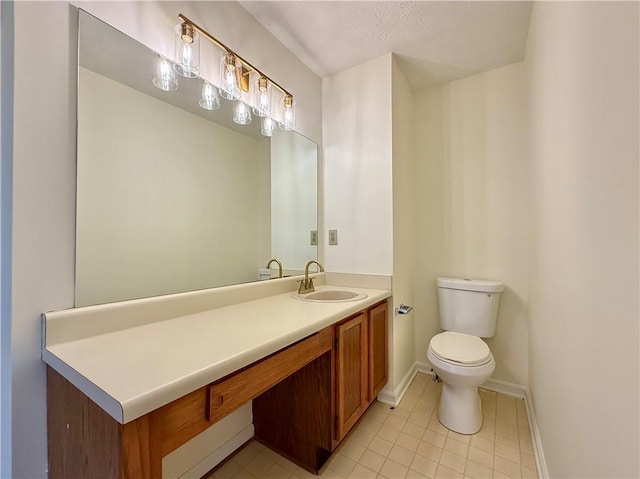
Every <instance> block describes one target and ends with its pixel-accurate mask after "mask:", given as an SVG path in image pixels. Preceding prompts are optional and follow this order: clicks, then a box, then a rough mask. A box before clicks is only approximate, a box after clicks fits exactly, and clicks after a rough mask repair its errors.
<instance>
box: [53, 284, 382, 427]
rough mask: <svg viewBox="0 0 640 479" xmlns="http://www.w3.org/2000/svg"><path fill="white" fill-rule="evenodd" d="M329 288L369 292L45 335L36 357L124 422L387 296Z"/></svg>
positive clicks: (280, 299) (269, 300) (282, 297)
mask: <svg viewBox="0 0 640 479" xmlns="http://www.w3.org/2000/svg"><path fill="white" fill-rule="evenodd" d="M323 288H324V289H332V288H331V287H330V286H319V287H318V289H323ZM333 288H334V289H335V288H339V289H345V290H353V291H356V292H359V293H366V294H367V297H366V298H365V299H362V300H359V301H348V302H339V303H329V302H327V303H312V302H305V301H299V300H296V299H293V298H292V297H291V292H287V293H283V294H277V295H274V296H269V297H265V298H261V299H256V300H252V301H246V302H242V303H239V304H234V305H231V306H225V307H219V308H216V309H211V310H208V311H204V312H199V313H195V314H189V315H185V316H178V317H174V318H171V319H165V320H162V321H157V322H147V323H146V324H143V325H140V326H135V327H128V328H125V329H120V330H116V331H111V332H107V333H103V334H96V335H91V336H87V337H83V338H80V339H75V340H70V341H64V342H59V343H57V344H48V343H47V341H46V338H45V340H44V343H43V344H44V346H43V352H42V358H43V360H44V361H45V362H46V363H47V364H49V365H50V366H51V367H53V368H54V369H55V370H56V371H58V372H59V373H60V374H62V375H63V376H64V377H65V378H66V379H67V380H69V381H70V382H71V383H72V384H74V385H75V386H76V387H78V388H79V389H80V390H81V391H82V392H83V393H85V394H86V395H87V396H89V397H90V398H91V399H92V400H93V401H94V402H96V403H97V404H98V405H99V406H101V407H102V408H103V409H104V410H105V411H106V412H108V413H109V414H110V415H111V416H112V417H113V418H114V419H115V420H117V421H118V422H120V423H122V424H124V423H127V422H129V421H132V420H134V419H136V418H138V417H140V416H143V415H145V414H147V413H149V412H151V411H153V410H155V409H157V408H159V407H161V406H163V405H165V404H168V403H169V402H171V401H173V400H175V399H178V398H180V397H182V396H184V395H185V394H188V393H190V392H192V391H194V390H196V389H198V388H200V387H202V386H205V385H207V384H209V383H211V382H213V381H216V380H218V379H220V378H222V377H224V376H226V375H227V374H229V373H232V372H234V371H236V370H238V369H240V368H242V367H244V366H247V365H249V364H251V363H253V362H255V361H257V360H259V359H261V358H263V357H265V356H267V355H269V354H272V353H274V352H276V351H278V350H280V349H282V348H284V347H286V346H288V345H290V344H292V343H294V342H296V341H298V340H300V339H303V338H305V337H306V336H309V335H310V334H313V333H315V332H317V331H320V330H321V329H323V328H324V327H326V326H329V325H331V324H333V323H335V322H337V321H339V320H341V319H343V318H346V317H347V316H349V315H351V314H353V313H356V312H358V311H361V310H363V309H365V308H367V307H369V306H371V305H373V304H375V303H377V302H379V301H381V300H383V299H385V298H387V297H389V296H390V291H388V290H382V289H364V288H351V287H349V288H347V287H342V286H340V287H333ZM70 311H71V310H70ZM75 311H77V310H75ZM75 311H74V314H76V315H77V313H76V312H75ZM55 314H61V313H55ZM46 316H47V315H45V320H44V321H45V323H46V321H47V320H48V318H47V317H46ZM46 330H47V327H46V326H45V331H46Z"/></svg>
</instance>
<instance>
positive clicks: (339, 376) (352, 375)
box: [335, 301, 388, 441]
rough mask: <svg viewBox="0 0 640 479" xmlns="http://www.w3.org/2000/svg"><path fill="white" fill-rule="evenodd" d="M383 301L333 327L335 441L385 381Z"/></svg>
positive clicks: (385, 311) (359, 415) (353, 421)
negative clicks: (334, 351)
mask: <svg viewBox="0 0 640 479" xmlns="http://www.w3.org/2000/svg"><path fill="white" fill-rule="evenodd" d="M387 311H388V310H387V302H386V301H385V302H383V303H380V304H378V305H376V306H374V307H372V308H369V309H367V310H366V311H364V312H362V313H359V314H357V315H356V316H353V317H351V318H349V319H347V320H345V321H343V322H341V323H339V324H338V325H337V326H336V327H335V336H336V339H335V350H336V387H335V389H336V437H335V439H336V441H340V440H342V438H344V436H345V435H346V434H347V433H348V432H349V430H350V429H351V428H352V427H353V426H354V425H355V423H356V422H358V419H360V417H361V416H362V414H363V413H364V411H365V410H366V409H367V408H368V407H369V405H370V404H371V402H372V401H373V400H374V399H375V397H376V395H377V394H378V392H380V390H381V389H382V387H383V386H384V385H385V384H386V383H387V378H388V374H387V371H388V348H387V341H388V333H387Z"/></svg>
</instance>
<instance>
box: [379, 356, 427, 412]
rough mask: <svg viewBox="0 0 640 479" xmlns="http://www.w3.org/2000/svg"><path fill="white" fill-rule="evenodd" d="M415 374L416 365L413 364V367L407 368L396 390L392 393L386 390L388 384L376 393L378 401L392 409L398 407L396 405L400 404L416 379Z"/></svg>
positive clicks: (389, 389)
mask: <svg viewBox="0 0 640 479" xmlns="http://www.w3.org/2000/svg"><path fill="white" fill-rule="evenodd" d="M417 372H418V370H417V369H416V363H413V366H411V367H410V368H409V370H408V371H407V373H406V374H405V375H404V377H403V378H402V381H400V384H398V387H397V388H395V389H394V390H393V391H392V390H391V388H387V386H389V384H388V383H387V385H386V386H385V387H384V388H382V391H380V392H379V393H378V401H380V402H381V403H384V404H388V405H389V406H392V407H398V404H400V401H402V398H403V396H404V394H405V393H406V392H407V389H408V388H409V386H410V385H411V381H413V378H414V377H416V373H417Z"/></svg>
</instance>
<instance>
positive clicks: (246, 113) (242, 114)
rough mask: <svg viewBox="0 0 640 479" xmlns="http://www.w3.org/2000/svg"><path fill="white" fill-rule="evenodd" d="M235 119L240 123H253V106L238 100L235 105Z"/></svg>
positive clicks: (235, 121)
mask: <svg viewBox="0 0 640 479" xmlns="http://www.w3.org/2000/svg"><path fill="white" fill-rule="evenodd" d="M233 121H234V123H237V124H238V125H248V124H249V123H251V108H249V105H247V104H246V103H244V102H243V101H240V100H238V101H237V102H236V104H235V106H234V107H233Z"/></svg>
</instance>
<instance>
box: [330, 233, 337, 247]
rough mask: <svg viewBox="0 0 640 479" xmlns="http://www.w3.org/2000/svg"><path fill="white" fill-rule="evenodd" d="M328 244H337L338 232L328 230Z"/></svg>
mask: <svg viewBox="0 0 640 479" xmlns="http://www.w3.org/2000/svg"><path fill="white" fill-rule="evenodd" d="M329 244H330V245H337V244H338V230H329Z"/></svg>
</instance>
